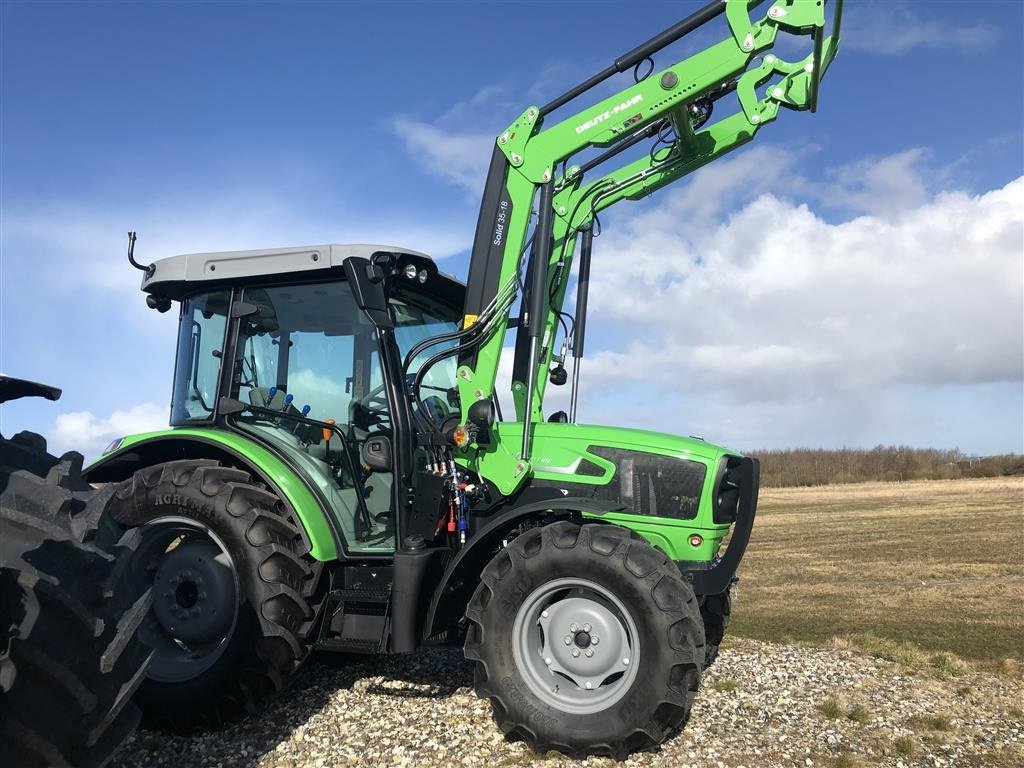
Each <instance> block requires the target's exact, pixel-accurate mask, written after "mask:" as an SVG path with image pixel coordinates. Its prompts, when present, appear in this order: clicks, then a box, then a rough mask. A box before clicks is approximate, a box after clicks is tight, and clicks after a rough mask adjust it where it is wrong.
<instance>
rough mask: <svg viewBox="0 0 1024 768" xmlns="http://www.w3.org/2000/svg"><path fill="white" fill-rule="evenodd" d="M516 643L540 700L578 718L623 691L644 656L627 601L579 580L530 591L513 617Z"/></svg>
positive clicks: (607, 704)
mask: <svg viewBox="0 0 1024 768" xmlns="http://www.w3.org/2000/svg"><path fill="white" fill-rule="evenodd" d="M512 647H513V655H514V657H515V661H516V667H517V668H518V669H519V670H520V672H521V674H522V676H523V679H524V681H525V682H526V684H527V686H528V687H529V688H530V690H531V691H532V692H533V694H534V695H535V696H537V698H539V699H541V700H542V701H544V702H545V703H547V704H549V705H551V706H553V707H555V708H557V709H559V710H561V711H563V712H569V713H572V714H581V715H589V714H593V713H595V712H601V711H603V710H605V709H607V708H608V707H610V706H611V705H613V704H614V703H615V702H617V701H618V700H619V699H621V698H622V697H623V696H625V695H626V692H627V691H629V689H630V687H631V686H632V684H633V681H634V680H635V679H636V669H637V664H638V663H639V660H640V659H639V651H640V647H639V633H638V632H637V629H636V623H635V622H634V621H633V617H632V616H631V615H630V613H629V611H628V610H626V607H625V605H623V603H622V601H620V600H619V598H617V597H616V596H615V595H614V594H612V593H611V592H610V591H609V590H608V589H606V588H605V587H603V586H601V585H600V584H596V583H595V582H592V581H585V580H582V579H571V578H566V579H555V580H554V581H549V582H548V583H547V584H544V585H542V586H540V587H538V588H537V589H535V590H534V591H533V592H532V593H530V595H528V596H527V598H526V600H524V601H523V604H522V605H521V606H520V608H519V611H518V613H517V614H516V618H515V622H514V623H513V626H512Z"/></svg>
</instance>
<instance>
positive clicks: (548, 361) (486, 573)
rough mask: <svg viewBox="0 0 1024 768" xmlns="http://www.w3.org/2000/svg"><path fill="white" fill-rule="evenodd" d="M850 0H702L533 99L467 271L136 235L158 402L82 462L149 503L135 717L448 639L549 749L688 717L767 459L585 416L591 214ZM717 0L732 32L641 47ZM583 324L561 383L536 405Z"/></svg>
mask: <svg viewBox="0 0 1024 768" xmlns="http://www.w3.org/2000/svg"><path fill="white" fill-rule="evenodd" d="M766 6H767V7H766ZM752 12H756V13H757V14H758V16H757V18H753V19H752V17H751V13H752ZM840 12H841V3H840V2H835V3H832V2H828V3H826V2H818V1H815V0H778V1H777V2H773V3H770V4H769V3H763V2H756V1H755V2H744V1H742V0H730V1H729V2H714V3H712V4H710V5H708V6H706V7H704V8H702V9H700V10H699V11H697V12H696V13H694V14H692V15H691V16H689V17H687V18H685V19H683V20H682V21H680V22H679V23H678V24H676V25H674V26H672V27H670V28H669V29H667V30H665V31H664V32H662V33H661V34H659V35H657V36H655V37H654V38H652V39H651V40H649V41H647V42H646V43H644V44H642V45H640V46H638V47H637V48H635V49H634V50H632V51H630V52H629V53H627V54H625V55H623V56H621V57H619V58H617V59H616V60H615V62H614V63H613V64H612V65H610V66H609V67H607V68H606V69H605V70H603V71H601V72H600V73H598V74H597V75H595V76H594V77H592V78H590V79H589V80H587V81H586V82H584V83H582V84H581V85H580V86H578V87H576V88H574V89H572V90H570V91H569V92H567V93H565V94H563V95H562V96H560V97H558V98H557V99H555V100H553V101H552V102H550V103H549V104H547V105H544V106H541V107H536V106H531V107H529V108H527V109H526V110H525V111H524V112H523V113H522V114H521V115H520V116H519V117H518V118H517V119H516V120H515V121H514V122H513V123H512V124H511V125H510V126H509V127H508V128H507V129H505V130H504V131H502V132H501V134H500V135H499V136H498V137H497V139H496V141H495V145H494V152H493V156H492V159H491V162H490V167H489V171H488V176H487V182H486V186H485V189H484V193H483V199H482V202H481V209H480V216H479V221H478V224H477V229H476V233H475V238H474V241H473V247H472V258H471V263H470V268H469V276H468V280H467V282H466V283H465V284H463V283H462V282H460V281H459V280H457V279H455V278H453V277H450V276H448V275H445V274H443V273H441V272H439V271H438V269H437V267H436V266H435V264H434V262H433V261H432V260H431V259H430V258H429V257H427V256H425V255H423V254H421V253H418V252H415V251H411V250H408V249H405V248H397V247H392V246H374V245H347V246H346V245H319V246H305V247H296V248H277V249H268V250H260V251H238V252H227V253H201V254H190V255H185V256H175V257H170V258H165V259H162V260H159V261H157V262H155V263H153V264H148V265H147V264H144V263H141V262H139V261H137V260H136V259H135V256H134V243H135V238H134V235H131V236H130V245H129V259H130V261H131V262H132V264H133V265H134V266H136V267H138V268H139V269H141V270H142V271H143V273H144V277H143V281H142V289H143V291H144V292H146V294H148V295H147V303H148V305H149V306H150V307H151V308H154V309H157V310H159V311H166V310H167V309H169V308H170V307H171V306H172V305H173V304H174V303H178V304H179V306H180V310H179V326H178V327H179V332H178V344H177V361H176V365H175V373H174V384H173V394H172V403H171V428H170V429H168V430H163V431H159V432H153V433H148V434H141V435H133V436H128V437H123V438H120V439H118V440H115V441H114V442H113V443H111V445H110V446H109V447H108V449H107V451H106V452H105V453H104V455H103V456H102V457H101V458H100V459H99V460H98V461H97V462H96V463H95V464H94V465H92V467H90V468H89V470H88V473H87V474H88V478H89V480H90V481H92V482H97V483H99V482H102V483H117V485H116V488H115V491H114V494H113V501H112V507H111V515H112V517H113V518H114V519H115V520H116V521H117V522H118V524H119V525H120V526H122V527H124V528H138V529H139V531H140V536H141V541H140V543H139V546H138V552H137V555H136V557H137V559H138V561H139V568H138V570H139V572H140V573H143V574H144V575H145V576H144V578H145V579H146V580H147V583H148V584H149V585H151V586H152V589H153V596H154V597H153V599H154V606H153V609H152V611H151V612H150V614H149V616H148V618H147V620H146V622H145V623H144V625H143V627H142V628H141V630H140V636H141V637H142V639H143V640H144V642H146V644H147V645H149V646H150V647H151V648H152V649H153V651H154V653H153V662H152V665H151V667H150V671H149V674H148V677H147V679H146V681H145V683H144V684H143V686H142V687H141V689H140V691H139V693H138V695H137V697H136V700H137V701H138V702H139V703H140V704H141V705H142V707H143V710H144V713H145V716H146V717H147V719H148V720H149V722H150V723H153V724H164V725H167V726H169V727H173V728H176V729H184V730H187V729H191V728H194V727H197V726H198V727H202V726H215V725H217V724H219V723H220V722H222V721H223V720H225V719H227V718H229V717H232V716H234V715H236V714H238V713H241V712H251V711H254V710H255V709H256V708H257V707H258V706H259V705H260V704H261V703H262V702H263V701H264V700H265V699H266V697H267V696H269V695H270V694H272V693H273V692H274V691H276V690H278V689H279V688H280V687H281V686H282V685H283V684H284V683H286V682H287V679H288V677H289V676H290V675H291V674H292V673H293V672H294V671H295V670H296V669H297V668H298V667H299V665H300V664H301V663H302V661H303V660H304V659H305V657H306V656H307V654H308V653H309V651H310V650H312V649H320V650H335V651H343V652H349V653H352V652H358V653H403V652H410V651H413V650H415V649H416V648H418V647H420V646H423V645H428V644H436V643H464V646H465V653H466V656H467V658H469V659H471V660H472V661H474V662H475V664H476V688H477V692H478V693H479V694H480V695H481V696H484V697H487V698H489V699H490V701H491V704H492V708H493V713H494V717H495V720H496V721H497V723H498V726H499V727H500V728H501V729H502V731H504V732H505V733H507V734H510V735H514V736H518V737H520V738H522V739H524V740H526V741H527V742H528V743H529V744H530V745H531V746H532V747H533V748H534V749H536V750H539V751H543V750H546V749H549V748H555V749H559V750H562V751H564V752H566V753H568V754H573V755H585V754H608V755H612V756H615V757H619V758H621V757H623V756H625V755H626V754H628V753H629V752H631V751H633V750H637V749H645V748H651V747H654V746H656V745H657V744H659V743H661V742H662V741H663V740H664V739H665V738H666V737H667V736H668V735H669V734H671V733H672V732H673V731H674V730H675V729H677V728H678V727H680V726H681V725H682V724H683V723H685V721H686V719H687V717H688V716H689V712H690V707H691V705H692V703H693V697H694V695H695V693H696V691H697V687H698V684H699V681H700V677H701V673H702V671H703V669H704V668H705V667H706V666H707V665H708V664H710V663H711V661H712V660H713V659H714V657H715V654H716V653H717V650H718V645H719V643H720V642H721V640H722V635H723V632H724V631H725V627H726V625H727V623H728V618H729V610H730V597H729V596H730V587H731V585H732V584H733V582H734V581H735V579H736V571H737V567H738V566H739V563H740V560H741V558H742V556H743V553H744V550H745V548H746V545H747V542H748V540H749V537H750V533H751V529H752V526H753V522H754V515H755V509H756V502H757V490H758V465H757V462H756V461H755V460H753V459H750V458H747V457H744V456H742V455H740V454H739V453H736V452H735V451H731V450H729V449H727V448H723V447H719V446H717V445H713V444H711V443H708V442H705V441H703V440H700V439H696V438H684V437H678V436H674V435H668V434H662V433H656V432H647V431H642V430H638V429H625V428H613V427H602V426H594V425H587V424H580V423H577V422H576V412H577V401H578V397H579V387H580V370H581V359H582V357H583V351H584V337H585V325H586V316H587V301H588V285H589V275H590V265H591V260H592V251H593V243H594V239H595V238H594V235H595V230H596V229H597V226H598V222H599V215H600V214H601V212H602V211H604V210H605V209H607V208H608V207H610V206H611V205H613V204H614V203H616V202H619V201H622V200H636V199H639V198H642V197H644V196H647V195H650V194H652V193H653V192H655V191H657V190H658V189H660V188H662V187H664V186H666V185H668V184H670V183H671V182H673V181H675V180H677V179H680V178H683V177H685V176H686V175H688V174H690V173H691V172H693V171H694V170H696V169H698V168H700V167H702V166H704V165H706V164H708V163H710V162H712V161H714V160H715V159H717V158H719V157H721V156H722V155H724V154H726V153H727V152H730V151H732V150H733V149H735V148H737V147H740V146H742V145H743V144H745V143H746V142H748V141H751V140H752V139H753V138H754V137H755V136H756V135H757V133H758V132H759V131H760V130H761V129H762V128H764V127H765V126H766V125H768V124H769V123H771V122H772V121H774V120H775V119H776V117H777V116H778V115H779V111H780V108H787V109H790V110H810V111H813V110H815V109H816V107H817V103H818V93H819V85H820V82H821V78H822V76H823V75H824V73H825V71H826V70H827V69H828V67H829V65H830V64H831V62H832V60H833V58H834V57H835V55H836V53H837V50H838V44H839V26H840ZM722 17H724V27H725V28H726V30H727V31H726V32H725V34H724V38H723V39H722V40H721V42H718V43H717V44H715V45H712V46H710V47H708V48H706V49H704V50H702V51H700V52H698V53H696V54H693V55H691V56H689V57H687V58H684V59H682V60H681V61H678V62H676V63H673V64H672V65H671V66H668V67H667V68H664V69H660V70H658V69H657V67H656V65H655V63H654V58H653V57H654V56H655V55H657V54H658V53H659V52H660V51H662V49H664V48H665V47H667V46H669V45H670V44H672V43H673V42H675V41H677V40H679V39H680V38H681V37H683V36H684V35H687V34H690V33H692V32H694V31H695V30H697V29H699V28H701V27H704V26H705V25H707V24H710V23H711V22H716V20H717V22H716V23H721V21H722ZM782 36H785V37H787V38H789V39H790V44H789V45H787V47H786V48H785V50H787V51H788V50H792V49H793V48H794V47H795V46H794V42H795V43H796V44H799V43H800V42H801V41H806V42H805V44H804V48H805V49H806V51H805V53H804V54H803V55H802V57H801V58H799V59H798V60H796V61H792V62H789V61H783V60H782V59H781V58H779V57H778V56H777V55H776V54H775V53H772V50H773V46H774V45H775V43H776V41H777V38H779V37H782ZM656 70H657V71H656ZM628 72H632V74H633V80H634V82H633V84H632V85H630V86H629V87H627V88H625V89H624V90H622V91H621V92H619V93H617V94H615V95H613V96H610V97H608V98H604V99H601V100H598V101H596V102H595V103H591V104H589V105H588V106H586V107H585V108H583V109H582V110H580V111H578V112H576V113H574V114H569V113H568V111H567V110H566V106H567V105H568V104H569V103H570V102H574V101H577V100H584V99H585V98H586V97H588V96H591V95H592V93H593V92H594V90H595V89H598V88H599V87H600V86H602V84H603V83H604V82H605V81H606V80H608V79H609V78H611V77H613V76H615V75H617V74H620V73H628ZM604 92H606V91H604ZM730 105H732V107H733V108H732V109H731V110H730V109H729V106H730ZM555 113H557V114H558V115H561V116H562V117H561V118H560V119H558V120H556V119H555V118H554V117H552V115H553V114H555ZM713 113H714V114H713ZM531 226H532V229H531ZM577 254H578V255H577ZM577 258H578V259H579V265H578V275H579V276H578V279H577V281H576V304H575V309H574V311H572V312H569V311H567V310H566V308H565V299H566V297H567V294H568V293H569V288H570V283H571V275H572V274H573V261H574V260H575V259H577ZM510 330H514V331H515V336H516V340H515V349H514V360H513V366H512V371H513V373H512V392H511V395H512V403H513V407H514V411H515V413H514V414H513V413H507V414H504V415H503V414H502V413H501V410H500V407H499V403H498V398H497V396H496V393H495V382H496V379H497V374H498V367H499V361H500V358H501V353H502V348H503V346H504V343H505V339H506V335H507V333H508V332H509V331H510ZM570 351H571V353H572V361H573V365H572V376H571V405H570V408H569V412H568V413H566V412H563V411H559V412H555V413H546V412H545V409H544V402H545V392H546V389H547V387H548V385H560V384H566V383H568V382H569V380H570V377H569V375H568V372H567V371H566V367H565V366H566V364H567V363H568V362H569V352H570ZM727 537H728V544H727V545H726V546H724V547H723V542H724V541H725V540H726V538H727Z"/></svg>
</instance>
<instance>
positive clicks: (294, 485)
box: [83, 429, 341, 562]
mask: <svg viewBox="0 0 1024 768" xmlns="http://www.w3.org/2000/svg"><path fill="white" fill-rule="evenodd" d="M115 444H116V447H114V449H113V450H111V451H110V452H109V453H106V454H104V455H103V456H101V457H100V458H99V459H98V460H97V461H95V462H93V463H92V464H90V465H89V467H88V468H87V469H86V470H85V472H84V473H83V474H84V476H85V478H86V480H88V481H89V482H90V483H113V482H119V481H121V480H126V479H127V478H129V477H131V476H132V474H134V473H135V472H136V471H138V470H140V469H143V468H144V467H150V466H153V465H154V464H162V463H164V462H166V461H176V460H179V459H214V460H216V461H220V462H222V463H224V464H227V465H230V466H233V467H238V468H239V469H244V470H245V471H247V472H249V473H251V474H252V475H253V477H256V478H258V479H260V480H262V481H263V482H264V483H266V484H267V486H268V487H269V488H270V489H271V490H272V491H273V492H274V493H276V494H277V496H278V497H279V498H280V499H281V501H282V502H283V503H284V504H285V506H286V507H288V509H289V511H290V512H291V513H292V514H293V515H294V516H295V518H296V519H297V520H298V521H299V522H300V524H301V526H302V528H303V530H304V532H305V534H306V537H307V538H308V539H309V545H310V554H311V555H312V556H313V558H314V559H316V560H319V561H321V562H325V561H329V560H337V559H338V553H339V552H340V551H341V548H340V546H339V543H338V542H339V539H338V535H337V532H336V531H335V530H334V526H333V525H332V524H331V522H330V520H329V519H328V518H327V516H326V515H325V514H324V510H323V507H322V506H321V504H320V503H319V502H318V501H317V498H316V496H314V495H313V493H312V491H310V489H309V488H308V487H307V486H306V484H305V483H304V482H303V481H302V479H301V478H300V476H299V475H298V474H297V473H295V472H294V471H293V470H292V469H291V468H290V467H289V466H288V465H287V464H285V462H284V461H282V460H281V459H280V458H279V457H277V456H276V455H275V454H273V453H272V452H271V451H269V450H267V449H266V448H264V447H263V446H262V445H260V444H258V443H256V442H254V441H252V440H249V439H247V438H244V437H242V436H240V435H237V434H235V433H231V432H224V431H221V430H200V429H195V430H187V431H186V430H177V429H171V430H167V431H165V432H156V433H150V434H146V435H134V436H130V437H125V438H122V439H121V440H120V441H115ZM115 444H112V445H115Z"/></svg>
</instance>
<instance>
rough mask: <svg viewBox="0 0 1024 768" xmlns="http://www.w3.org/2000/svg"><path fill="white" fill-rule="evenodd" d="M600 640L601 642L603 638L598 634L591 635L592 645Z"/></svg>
mask: <svg viewBox="0 0 1024 768" xmlns="http://www.w3.org/2000/svg"><path fill="white" fill-rule="evenodd" d="M600 642H601V638H600V637H598V636H597V635H591V636H590V644H591V645H597V644H598V643H600Z"/></svg>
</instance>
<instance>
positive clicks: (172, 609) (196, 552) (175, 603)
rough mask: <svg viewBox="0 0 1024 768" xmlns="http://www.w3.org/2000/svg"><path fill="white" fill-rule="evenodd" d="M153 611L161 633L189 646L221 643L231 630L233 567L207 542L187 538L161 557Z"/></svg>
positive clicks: (155, 580)
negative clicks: (161, 630) (162, 631)
mask: <svg viewBox="0 0 1024 768" xmlns="http://www.w3.org/2000/svg"><path fill="white" fill-rule="evenodd" d="M153 592H154V600H153V613H154V615H155V616H156V620H157V622H158V623H159V624H160V627H161V629H163V630H164V632H166V633H167V634H168V635H170V636H172V637H175V638H177V639H179V640H180V641H181V642H183V643H185V644H186V645H205V644H209V643H213V642H219V641H220V639H221V638H223V637H224V635H225V634H226V633H227V632H228V630H229V629H230V628H231V623H232V620H233V617H234V608H235V585H234V578H233V576H232V574H231V565H230V563H229V562H228V560H227V557H226V556H225V555H224V554H223V553H222V552H221V551H220V548H219V547H218V546H217V545H216V544H214V543H213V542H212V541H210V540H208V539H205V540H204V539H188V538H186V539H185V540H184V541H182V542H181V543H180V544H179V545H178V546H177V547H175V548H174V549H173V550H171V551H170V552H168V553H167V554H166V555H164V556H163V558H161V561H160V565H159V567H158V568H157V571H156V574H155V575H154V577H153Z"/></svg>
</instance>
